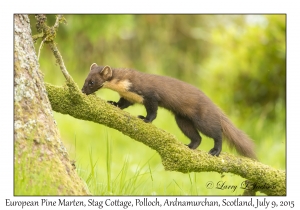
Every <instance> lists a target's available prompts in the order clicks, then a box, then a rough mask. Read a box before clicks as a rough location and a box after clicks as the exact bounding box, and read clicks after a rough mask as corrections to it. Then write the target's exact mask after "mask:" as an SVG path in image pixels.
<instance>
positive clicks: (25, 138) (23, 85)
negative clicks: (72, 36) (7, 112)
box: [14, 15, 89, 195]
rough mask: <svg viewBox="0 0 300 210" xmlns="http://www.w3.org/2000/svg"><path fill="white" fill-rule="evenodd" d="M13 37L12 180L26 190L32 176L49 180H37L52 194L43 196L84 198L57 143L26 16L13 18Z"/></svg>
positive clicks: (81, 184)
mask: <svg viewBox="0 0 300 210" xmlns="http://www.w3.org/2000/svg"><path fill="white" fill-rule="evenodd" d="M14 37H15V39H14V47H15V48H14V147H15V148H14V158H15V171H14V172H15V177H21V178H23V179H24V176H27V177H29V178H30V180H29V186H27V188H28V189H30V188H31V187H33V186H34V185H35V184H36V181H37V180H35V178H34V177H36V176H39V177H40V178H41V177H45V179H50V180H44V182H43V180H42V182H41V180H39V183H47V184H50V185H51V189H52V191H51V192H49V193H48V192H43V193H45V194H56V195H88V194H89V192H88V189H87V187H86V185H85V183H84V182H83V181H82V180H81V179H80V178H79V176H78V175H77V173H76V170H75V169H74V167H73V166H72V164H71V163H70V159H69V155H68V153H67V151H66V148H65V147H64V145H63V143H62V141H61V140H60V134H59V131H58V128H57V126H56V124H55V120H54V118H53V115H52V109H51V105H50V103H49V99H48V97H47V93H46V89H45V85H44V81H43V75H42V73H41V72H40V70H39V63H38V60H37V56H36V52H35V49H34V45H33V40H32V36H31V29H30V24H29V18H28V16H27V15H15V16H14ZM29 163H30V164H29ZM24 168H29V171H30V175H29V174H26V173H24ZM45 174H47V176H44V175H45ZM32 175H36V176H32ZM15 181H16V180H15ZM15 186H16V185H15ZM48 187H49V186H48ZM15 193H18V189H15Z"/></svg>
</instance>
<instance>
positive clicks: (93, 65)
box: [90, 63, 98, 71]
mask: <svg viewBox="0 0 300 210" xmlns="http://www.w3.org/2000/svg"><path fill="white" fill-rule="evenodd" d="M97 66H98V65H97V64H96V63H93V64H92V65H91V67H90V71H91V70H92V69H93V68H95V67H97Z"/></svg>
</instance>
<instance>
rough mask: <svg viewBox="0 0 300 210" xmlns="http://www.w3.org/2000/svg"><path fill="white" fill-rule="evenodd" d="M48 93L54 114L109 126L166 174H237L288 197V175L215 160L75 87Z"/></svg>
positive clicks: (226, 157)
mask: <svg viewBox="0 0 300 210" xmlns="http://www.w3.org/2000/svg"><path fill="white" fill-rule="evenodd" d="M46 89H47V92H48V97H49V100H50V102H51V105H52V109H53V110H54V111H56V112H60V113H62V114H68V115H70V116H73V117H75V118H77V119H82V120H88V121H93V122H95V123H99V124H103V125H106V126H108V127H111V128H114V129H116V130H118V131H120V132H122V133H123V134H125V135H127V136H129V137H131V138H132V139H135V140H137V141H139V142H142V143H143V144H145V145H147V146H149V147H150V148H152V149H154V150H156V151H157V152H158V153H159V155H160V156H161V159H162V164H163V166H164V167H165V169H166V170H170V171H178V172H182V173H189V172H204V171H205V172H207V171H214V172H218V173H224V172H226V173H233V174H237V175H240V176H241V177H244V178H245V179H247V180H250V181H251V182H252V183H253V184H255V186H254V187H256V191H261V192H263V193H265V194H268V195H285V194H286V177H285V175H286V174H285V171H282V170H278V169H274V168H272V167H270V166H267V165H264V164H262V163H260V162H257V161H253V160H251V159H249V158H244V157H240V156H238V157H237V156H234V155H232V154H228V153H225V152H222V153H221V154H220V156H219V157H213V156H211V155H209V154H208V153H207V152H205V151H200V150H191V149H189V148H188V147H187V146H185V145H184V144H183V143H181V142H180V141H178V140H177V139H176V138H175V136H173V135H171V134H169V133H167V132H165V131H164V130H161V129H159V128H157V127H155V126H154V125H152V124H149V123H144V122H143V121H142V120H141V119H139V118H137V117H135V116H132V115H130V114H129V113H127V112H126V111H123V110H120V109H119V108H117V107H114V106H112V105H110V104H109V103H107V102H106V101H104V100H102V99H100V98H98V97H96V96H95V95H89V96H86V95H84V94H82V93H80V92H77V90H76V89H74V88H72V86H69V85H66V86H63V87H58V86H53V85H51V84H46ZM245 187H246V186H245ZM248 188H251V186H250V187H249V186H248Z"/></svg>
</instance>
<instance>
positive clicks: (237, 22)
mask: <svg viewBox="0 0 300 210" xmlns="http://www.w3.org/2000/svg"><path fill="white" fill-rule="evenodd" d="M47 18H48V23H49V24H50V25H51V24H52V25H53V24H54V22H55V15H47ZM65 18H66V20H67V22H68V23H67V25H63V24H62V25H60V27H59V31H58V33H57V37H56V40H55V42H56V43H57V44H58V48H59V50H60V52H61V54H62V56H63V59H64V63H65V65H66V67H67V69H68V71H69V73H70V74H71V75H72V77H73V78H74V80H75V81H76V82H77V84H78V86H79V87H80V88H81V87H82V85H83V83H84V80H85V78H86V76H87V74H88V73H89V67H90V65H91V64H92V63H94V62H96V63H98V64H99V65H110V66H112V67H124V68H133V69H137V70H139V71H143V72H148V73H153V74H160V75H168V76H171V77H175V78H178V79H181V80H183V81H186V82H188V83H190V84H193V85H195V86H196V87H198V88H200V89H201V90H203V92H205V93H206V94H207V95H208V96H209V97H210V98H211V99H212V100H213V101H214V102H215V103H216V104H217V105H219V106H220V107H221V108H222V109H223V110H224V111H225V113H226V114H227V115H228V116H229V118H230V119H231V120H232V121H233V122H234V124H235V125H236V126H237V127H238V128H240V129H242V130H243V131H245V132H246V133H247V134H248V135H249V136H250V137H251V138H252V139H254V141H255V145H256V152H257V156H258V158H259V160H260V161H261V162H263V163H265V164H268V165H271V166H273V167H275V168H280V169H284V168H285V164H286V158H285V143H286V141H285V137H286V136H285V132H286V129H285V108H286V107H285V103H286V99H285V94H286V52H285V47H286V31H285V30H286V25H285V24H286V22H285V20H286V16H285V15H266V16H264V15H65ZM30 20H31V27H32V31H33V34H36V33H37V32H36V29H35V18H34V16H33V15H31V16H30ZM40 43H41V40H39V41H38V42H37V43H36V44H35V48H36V50H37V51H38V49H39V46H40ZM39 63H40V68H41V70H42V72H43V73H44V78H45V81H47V82H50V83H52V84H55V85H63V84H64V83H65V79H64V77H63V75H62V73H61V72H60V70H59V67H58V65H55V59H54V56H53V55H52V52H51V51H50V49H49V47H48V46H47V45H45V46H44V47H43V48H42V49H41V54H40V59H39ZM97 95H99V97H101V98H103V99H105V100H118V98H119V96H118V94H116V93H115V92H113V91H109V90H100V91H98V92H97ZM125 111H127V112H129V113H131V114H133V115H135V116H136V115H139V114H145V109H144V107H143V106H141V105H135V106H132V107H129V108H128V109H126V110H125ZM54 116H55V119H56V121H57V124H58V127H59V129H60V132H61V136H62V139H63V141H64V145H66V146H67V148H68V152H69V153H70V156H71V157H72V158H74V159H75V160H76V161H77V162H76V166H77V168H78V171H79V174H80V175H81V177H83V179H84V180H86V182H87V183H88V184H89V187H90V189H91V190H92V193H93V194H101V195H102V194H110V193H111V192H107V190H108V189H109V188H110V187H108V186H109V185H110V184H112V186H114V183H118V182H117V181H116V182H112V183H110V181H109V180H107V181H106V180H105V177H108V175H107V174H111V175H110V176H111V177H112V179H110V180H118V179H117V178H120V176H119V174H120V171H122V173H123V171H124V177H133V179H129V180H138V179H136V177H137V175H138V174H139V173H137V171H139V170H136V167H135V166H141V165H144V164H145V163H147V164H146V166H147V167H148V169H147V170H146V169H145V168H144V169H145V170H146V171H145V173H144V171H141V172H143V173H144V176H143V179H144V178H145V180H147V181H145V180H144V181H143V184H138V186H140V188H139V189H140V190H139V191H135V192H133V191H132V192H127V193H125V194H139V193H140V194H152V195H161V194H164V195H165V194H167V195H174V194H175V195H176V194H177V195H178V194H185V195H186V194H197V195H198V194H202V195H203V194H205V195H208V194H209V195H218V194H226V195H228V194H229V195H238V194H241V193H242V192H241V191H240V192H234V193H232V192H228V191H220V190H217V189H214V190H209V189H206V188H205V183H206V182H207V181H212V180H221V179H222V180H223V179H224V180H226V181H227V182H228V183H230V184H232V185H239V184H240V183H241V178H240V177H237V176H234V175H225V177H223V178H222V177H221V178H220V175H219V174H216V173H211V172H207V173H197V174H192V175H190V174H188V175H187V174H181V173H177V172H168V171H164V169H163V167H162V165H161V160H160V157H159V156H158V155H157V153H156V152H154V151H153V150H151V149H149V148H148V147H145V145H143V144H141V143H139V142H136V141H133V140H131V139H130V138H129V137H127V136H124V135H123V134H122V133H120V132H118V131H115V130H113V129H110V128H107V127H105V126H102V125H98V124H95V123H92V122H87V121H81V120H77V119H74V118H72V117H69V116H66V115H61V114H58V113H54ZM153 124H154V125H156V126H157V127H159V128H162V129H164V130H166V131H167V132H170V133H172V134H174V135H175V136H176V137H177V138H178V139H179V140H180V141H182V142H184V143H188V142H189V140H188V139H187V138H186V137H185V136H184V135H183V134H182V132H181V131H180V129H178V127H177V125H176V122H175V120H174V116H172V114H170V112H168V111H166V110H163V109H159V111H158V116H157V119H156V120H155V121H153ZM107 136H109V137H107ZM107 138H108V140H110V141H111V142H112V146H111V147H112V151H113V152H112V156H111V158H112V161H111V164H112V165H111V169H110V170H108V169H107V170H105V169H106V168H107V162H106V161H105V160H106V154H107V153H108V151H106V150H105V140H107ZM202 142H203V143H202V144H201V145H200V147H199V149H201V150H205V151H209V149H211V148H212V146H213V141H212V140H211V139H209V140H208V138H207V137H205V136H203V141H202ZM92 149H93V150H94V151H95V152H93V153H91V150H92ZM266 149H267V151H268V152H266ZM223 151H225V152H229V151H230V150H229V149H228V145H226V144H224V146H223ZM230 152H232V151H230ZM152 156H153V158H152V159H151V161H150V160H149V159H150V157H152ZM91 159H93V160H94V161H95V162H96V163H97V165H96V166H94V164H91V161H90V160H91ZM127 165H128V170H127V169H126V168H127ZM125 166H126V167H125ZM147 167H146V168H147ZM123 169H124V170H123ZM125 169H126V170H125ZM144 169H143V170H144ZM94 170H95V171H94ZM126 171H127V172H126ZM91 174H93V177H94V179H92V178H90V177H91ZM121 177H122V176H121ZM93 180H94V181H95V183H93ZM122 180H123V178H122V179H120V183H123V185H122V186H125V185H127V184H129V185H132V182H131V181H128V182H124V181H122ZM197 180H198V183H197ZM199 180H201V181H199ZM89 181H90V183H89ZM105 186H106V187H105ZM133 186H136V185H133ZM94 188H95V189H94ZM129 190H136V189H135V187H133V188H130V189H129ZM108 191H109V190H108ZM122 193H123V192H121V191H120V192H119V194H122ZM112 194H118V192H116V191H114V192H112Z"/></svg>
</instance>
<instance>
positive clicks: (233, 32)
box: [206, 15, 286, 118]
mask: <svg viewBox="0 0 300 210" xmlns="http://www.w3.org/2000/svg"><path fill="white" fill-rule="evenodd" d="M285 21H286V20H285V15H268V16H248V19H247V18H245V23H244V25H243V26H240V27H237V26H236V25H229V26H227V27H226V33H222V32H224V29H222V28H216V29H215V30H214V31H212V42H213V43H214V45H215V46H214V47H213V49H214V52H213V55H212V56H211V58H210V59H209V60H208V62H207V64H208V65H207V66H206V68H208V69H210V70H211V71H214V73H213V74H212V75H211V77H213V78H216V80H217V81H218V82H216V83H214V84H215V87H216V90H214V92H218V93H220V92H222V91H223V90H230V91H226V93H227V94H226V98H227V100H226V99H224V101H226V102H227V103H231V104H235V105H239V106H243V107H241V108H239V109H243V110H245V109H246V108H247V107H248V108H250V110H252V111H254V110H259V112H262V111H264V112H267V113H266V114H267V115H268V116H267V117H269V118H274V117H275V116H274V112H273V110H274V108H275V106H276V105H277V103H281V104H283V106H285V97H286V33H285V32H286V27H285V23H286V22H285ZM231 107H232V108H234V109H236V108H237V107H236V106H231Z"/></svg>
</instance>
